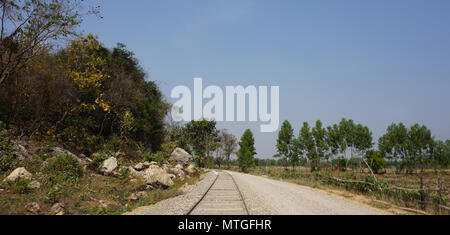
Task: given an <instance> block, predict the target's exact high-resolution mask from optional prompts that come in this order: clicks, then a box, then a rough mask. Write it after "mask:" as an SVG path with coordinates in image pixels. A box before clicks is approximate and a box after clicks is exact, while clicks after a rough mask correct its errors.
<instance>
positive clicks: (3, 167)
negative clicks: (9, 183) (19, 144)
mask: <svg viewBox="0 0 450 235" xmlns="http://www.w3.org/2000/svg"><path fill="white" fill-rule="evenodd" d="M7 135H8V133H7V130H6V128H5V127H4V125H3V123H2V122H1V121H0V172H7V171H9V170H11V169H12V168H13V167H14V158H13V157H12V151H13V150H12V147H11V143H10V141H9V138H8V137H7Z"/></svg>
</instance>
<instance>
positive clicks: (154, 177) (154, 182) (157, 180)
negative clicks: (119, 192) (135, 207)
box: [129, 165, 173, 188]
mask: <svg viewBox="0 0 450 235" xmlns="http://www.w3.org/2000/svg"><path fill="white" fill-rule="evenodd" d="M129 171H130V176H131V177H132V178H142V179H143V180H145V182H146V183H147V185H151V186H153V187H159V186H161V187H163V188H167V187H169V186H172V185H173V181H172V179H171V177H170V174H168V173H167V172H166V171H165V170H164V169H162V168H161V167H159V166H153V165H152V166H150V167H149V168H147V169H146V170H144V171H137V170H135V169H134V168H133V167H129Z"/></svg>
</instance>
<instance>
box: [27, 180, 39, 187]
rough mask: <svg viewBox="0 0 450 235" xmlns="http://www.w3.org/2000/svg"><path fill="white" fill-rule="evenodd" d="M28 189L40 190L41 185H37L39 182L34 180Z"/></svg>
mask: <svg viewBox="0 0 450 235" xmlns="http://www.w3.org/2000/svg"><path fill="white" fill-rule="evenodd" d="M28 187H29V188H31V189H40V188H41V183H39V182H38V181H36V180H33V181H32V182H31V183H30V184H29V185H28Z"/></svg>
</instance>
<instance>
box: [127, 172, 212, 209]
mask: <svg viewBox="0 0 450 235" xmlns="http://www.w3.org/2000/svg"><path fill="white" fill-rule="evenodd" d="M216 177H217V172H215V171H209V172H207V173H206V175H205V178H204V179H203V180H201V181H199V182H197V184H195V185H193V186H192V187H190V188H189V189H188V190H186V192H185V193H184V194H183V195H180V196H177V197H174V198H170V199H167V200H164V201H162V202H160V203H157V204H155V205H154V206H151V207H147V208H145V209H143V210H139V211H138V212H136V213H133V214H136V215H186V214H187V213H188V212H189V211H190V210H191V209H192V207H194V205H195V204H196V203H197V202H198V201H199V200H200V199H201V197H202V196H203V195H204V194H205V193H206V191H207V190H208V189H209V187H210V186H211V184H212V183H213V182H214V180H215V179H216Z"/></svg>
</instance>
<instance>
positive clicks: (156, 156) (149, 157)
mask: <svg viewBox="0 0 450 235" xmlns="http://www.w3.org/2000/svg"><path fill="white" fill-rule="evenodd" d="M142 156H143V159H144V161H146V162H157V163H158V164H159V165H162V164H164V162H165V161H166V160H167V157H166V154H165V153H164V152H162V151H158V152H156V153H144V154H142Z"/></svg>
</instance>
